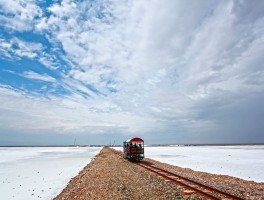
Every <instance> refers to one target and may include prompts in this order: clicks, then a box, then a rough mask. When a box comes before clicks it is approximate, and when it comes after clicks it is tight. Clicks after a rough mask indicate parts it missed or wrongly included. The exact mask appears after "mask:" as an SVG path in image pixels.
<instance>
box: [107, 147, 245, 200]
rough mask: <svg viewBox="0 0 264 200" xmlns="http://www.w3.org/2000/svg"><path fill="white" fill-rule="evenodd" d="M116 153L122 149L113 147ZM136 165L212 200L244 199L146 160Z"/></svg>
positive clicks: (119, 153) (120, 154)
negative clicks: (118, 149)
mask: <svg viewBox="0 0 264 200" xmlns="http://www.w3.org/2000/svg"><path fill="white" fill-rule="evenodd" d="M112 150H113V151H114V152H115V153H116V154H118V155H119V156H122V153H121V152H120V151H117V150H114V149H112ZM135 164H136V165H138V166H140V167H143V168H145V169H146V170H148V171H150V172H152V173H155V174H158V175H159V176H161V177H163V178H164V179H167V180H170V181H171V182H174V183H176V184H178V185H181V186H182V187H184V188H187V189H190V190H191V191H193V192H194V193H198V194H200V195H202V196H204V197H207V198H209V199H212V200H221V199H228V200H243V199H242V198H240V197H237V196H234V195H232V194H229V193H226V192H224V191H221V190H218V189H216V188H213V187H211V186H208V185H205V184H203V183H200V182H197V181H194V180H191V179H189V178H186V177H183V176H181V175H178V174H176V173H173V172H170V171H167V170H164V169H162V168H159V167H156V166H153V165H151V164H148V163H146V162H140V163H135Z"/></svg>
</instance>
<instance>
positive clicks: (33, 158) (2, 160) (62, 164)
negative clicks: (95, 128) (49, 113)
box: [0, 147, 101, 200]
mask: <svg viewBox="0 0 264 200" xmlns="http://www.w3.org/2000/svg"><path fill="white" fill-rule="evenodd" d="M100 150H101V148H99V147H80V148H77V147H25V148H24V147H23V148H22V147H19V148H18V147H16V148H10V147H9V148H3V147H2V148H1V147H0V196H1V197H0V199H3V200H5V199H16V200H24V199H27V200H31V199H52V198H53V197H55V196H56V195H57V194H59V193H60V192H61V191H62V189H63V188H64V187H66V185H67V183H68V182H69V181H70V179H71V178H72V177H74V176H76V175H77V174H78V173H79V171H81V170H82V169H83V167H85V166H86V165H87V164H88V163H89V162H90V161H91V158H92V157H94V156H95V155H96V154H97V153H99V151H100Z"/></svg>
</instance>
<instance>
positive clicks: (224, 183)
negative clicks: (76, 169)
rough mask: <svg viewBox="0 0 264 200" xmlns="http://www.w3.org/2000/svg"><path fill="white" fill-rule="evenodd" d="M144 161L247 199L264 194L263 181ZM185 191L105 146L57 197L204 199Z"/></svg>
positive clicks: (76, 198) (74, 199)
mask: <svg viewBox="0 0 264 200" xmlns="http://www.w3.org/2000/svg"><path fill="white" fill-rule="evenodd" d="M144 160H145V161H147V162H151V163H153V164H155V165H156V166H158V167H161V168H163V169H166V170H170V171H174V172H175V171H176V170H177V171H176V172H177V173H178V171H179V173H180V174H181V175H186V176H189V177H190V176H191V177H193V179H195V180H199V181H202V182H207V184H214V185H216V186H219V185H220V186H219V187H218V188H219V189H224V190H227V189H228V188H236V189H238V193H239V194H240V196H241V194H242V195H243V196H244V197H245V199H262V197H261V195H263V194H264V192H263V191H264V184H262V183H261V184H260V183H254V182H252V181H243V180H241V179H237V178H233V177H228V176H219V175H211V174H208V173H202V172H195V171H192V170H190V169H183V168H179V167H175V166H171V165H168V164H164V163H159V162H157V161H153V160H151V159H144ZM227 179H228V180H229V181H228V180H227ZM233 179H234V180H233ZM244 182H246V183H247V185H245V184H244ZM228 183H230V185H228ZM241 183H242V186H241V185H240V184H241ZM246 186H247V187H246ZM249 188H251V189H252V190H254V192H252V191H251V190H250V189H249ZM185 190H186V189H184V188H182V187H181V186H178V185H176V184H174V183H172V182H170V181H166V180H164V179H163V178H161V177H159V176H157V175H155V174H153V173H151V172H148V171H146V170H145V169H144V168H142V167H140V166H138V165H136V164H134V163H132V162H129V161H127V160H125V159H123V158H122V157H120V156H118V155H117V154H115V153H114V152H113V151H112V150H111V149H109V148H103V149H102V150H101V152H100V153H99V154H98V155H97V156H96V158H95V159H94V160H93V161H92V162H91V163H90V164H88V165H87V166H86V167H85V168H84V169H83V170H82V171H81V172H80V173H79V174H78V175H77V176H76V177H74V178H73V179H72V180H71V181H70V182H69V184H68V186H67V187H66V188H65V189H64V190H63V191H62V192H61V193H60V194H59V195H58V196H57V197H55V199H56V200H59V199H60V200H68V199H70V200H71V199H73V200H80V199H87V200H90V199H127V200H128V199H147V200H150V199H205V198H203V197H199V196H198V195H196V194H186V193H185V192H184V191H185ZM263 199H264V198H263Z"/></svg>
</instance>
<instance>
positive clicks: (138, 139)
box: [126, 137, 144, 142]
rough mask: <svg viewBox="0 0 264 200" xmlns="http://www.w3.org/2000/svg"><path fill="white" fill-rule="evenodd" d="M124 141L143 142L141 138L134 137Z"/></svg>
mask: <svg viewBox="0 0 264 200" xmlns="http://www.w3.org/2000/svg"><path fill="white" fill-rule="evenodd" d="M126 142H144V140H142V139H141V138H138V137H135V138H131V139H129V140H127V141H126Z"/></svg>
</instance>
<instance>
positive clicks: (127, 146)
mask: <svg viewBox="0 0 264 200" xmlns="http://www.w3.org/2000/svg"><path fill="white" fill-rule="evenodd" d="M123 157H124V158H125V159H128V160H130V161H136V162H140V161H141V160H142V159H143V158H144V140H142V139H141V138H138V137H135V138H131V139H128V140H127V141H125V142H123Z"/></svg>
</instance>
